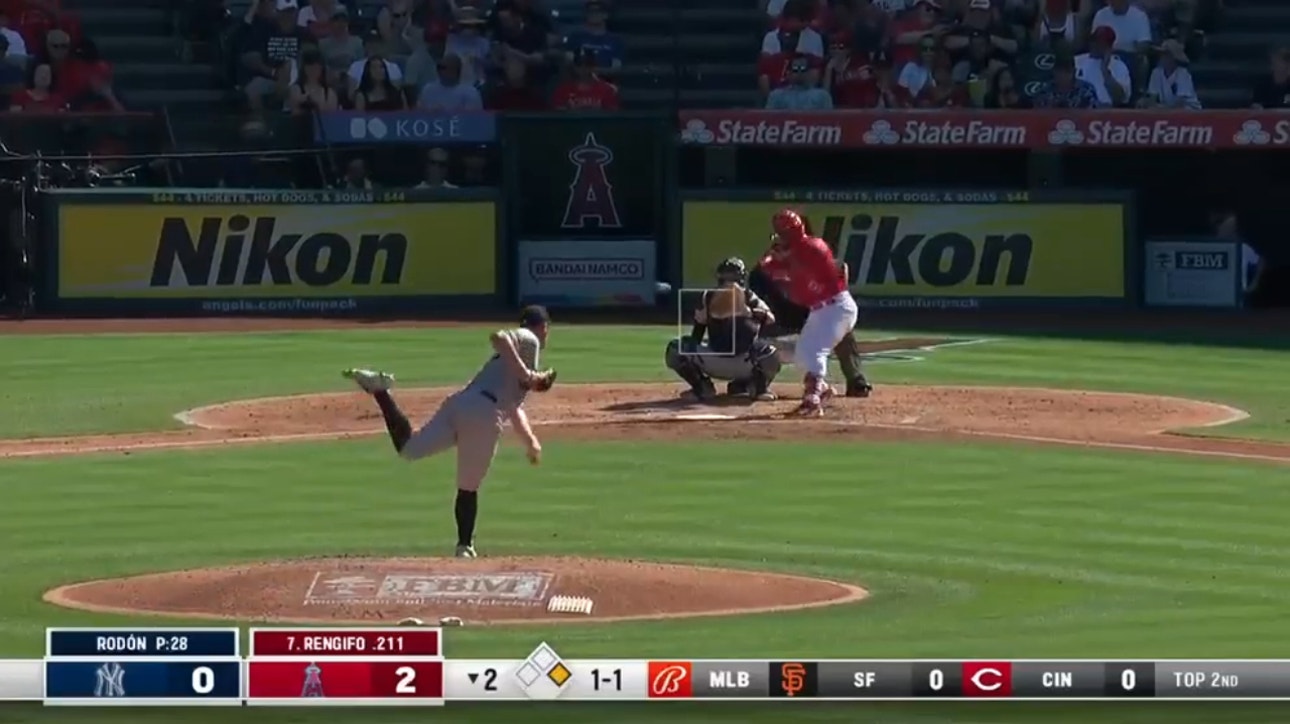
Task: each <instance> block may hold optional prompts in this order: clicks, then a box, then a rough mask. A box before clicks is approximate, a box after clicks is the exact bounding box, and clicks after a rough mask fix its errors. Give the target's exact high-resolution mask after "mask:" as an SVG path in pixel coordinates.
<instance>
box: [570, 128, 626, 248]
mask: <svg viewBox="0 0 1290 724" xmlns="http://www.w3.org/2000/svg"><path fill="white" fill-rule="evenodd" d="M569 162H570V163H572V164H573V168H574V173H573V182H572V183H570V184H569V201H568V203H567V204H566V205H565V208H564V221H563V222H562V223H561V224H560V226H561V227H562V228H565V229H585V228H587V227H588V226H590V227H594V228H599V229H621V228H622V226H623V222H622V219H620V218H619V216H618V205H617V204H616V203H615V201H614V187H613V186H612V185H611V184H610V183H609V175H608V174H607V173H606V170H607V169H608V168H609V164H611V163H613V162H614V151H613V149H611V148H609V147H608V146H603V145H601V144H600V142H599V141H597V140H596V134H594V133H588V134H587V137H586V138H585V139H583V141H582V145H580V146H574V147H573V148H571V149H569Z"/></svg>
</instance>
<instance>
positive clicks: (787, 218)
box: [770, 209, 806, 244]
mask: <svg viewBox="0 0 1290 724" xmlns="http://www.w3.org/2000/svg"><path fill="white" fill-rule="evenodd" d="M770 225H771V228H772V229H774V232H775V233H774V235H773V238H774V239H775V243H776V244H786V243H790V242H793V241H796V240H798V239H801V238H802V237H804V236H806V222H805V221H803V220H802V216H801V215H800V214H798V213H797V212H796V211H793V210H792V209H780V210H779V211H777V212H775V216H773V217H772V218H771V220H770Z"/></svg>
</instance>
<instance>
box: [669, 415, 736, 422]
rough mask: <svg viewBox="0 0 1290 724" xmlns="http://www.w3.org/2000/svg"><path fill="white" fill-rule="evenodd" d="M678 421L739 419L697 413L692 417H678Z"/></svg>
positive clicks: (731, 416) (729, 416)
mask: <svg viewBox="0 0 1290 724" xmlns="http://www.w3.org/2000/svg"><path fill="white" fill-rule="evenodd" d="M676 419H678V420H695V421H704V420H737V419H739V418H737V417H735V416H734V415H718V414H715V413H695V414H692V415H677V416H676Z"/></svg>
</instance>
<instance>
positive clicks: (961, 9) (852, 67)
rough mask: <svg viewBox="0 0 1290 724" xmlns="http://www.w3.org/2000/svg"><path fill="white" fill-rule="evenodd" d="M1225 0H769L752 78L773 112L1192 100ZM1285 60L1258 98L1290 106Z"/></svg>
mask: <svg viewBox="0 0 1290 724" xmlns="http://www.w3.org/2000/svg"><path fill="white" fill-rule="evenodd" d="M1217 3H1218V0H764V10H765V12H766V15H767V23H768V29H767V30H766V34H765V37H764V38H763V40H762V46H761V57H760V60H759V63H758V78H757V83H758V87H759V90H760V91H761V94H762V97H763V99H764V101H765V104H766V107H767V108H774V109H821V108H877V107H883V108H954V107H969V108H996V109H1007V108H1031V107H1033V108H1111V107H1115V108H1125V107H1137V108H1171V109H1198V108H1200V107H1201V101H1200V98H1199V97H1198V95H1197V92H1196V87H1195V83H1194V82H1193V79H1192V76H1191V73H1190V71H1189V69H1188V66H1189V64H1190V62H1191V59H1192V58H1194V57H1197V56H1198V55H1200V54H1202V53H1203V52H1204V48H1205V37H1206V36H1205V31H1206V30H1207V29H1208V27H1209V25H1210V23H1211V22H1212V18H1213V17H1214V16H1215V14H1216V12H1217V9H1218V5H1217ZM1288 60H1290V52H1287V51H1286V50H1285V49H1276V50H1274V51H1273V54H1272V64H1271V69H1270V71H1269V75H1268V77H1267V78H1266V79H1265V80H1264V81H1261V82H1260V88H1259V90H1257V91H1256V98H1257V99H1258V102H1259V104H1261V105H1263V106H1265V107H1287V106H1290V92H1288V91H1290V89H1288V88H1287V85H1286V80H1287V71H1290V66H1288V64H1287V61H1288ZM1278 93H1279V94H1280V95H1279V96H1278Z"/></svg>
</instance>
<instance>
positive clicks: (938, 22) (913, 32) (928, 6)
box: [890, 0, 950, 73]
mask: <svg viewBox="0 0 1290 724" xmlns="http://www.w3.org/2000/svg"><path fill="white" fill-rule="evenodd" d="M941 9H942V8H941V4H940V2H939V0H918V4H917V5H915V6H914V12H912V13H909V14H908V15H906V16H905V17H902V18H899V19H897V20H895V21H894V22H892V24H891V26H890V27H891V33H890V35H891V65H892V68H894V69H895V72H896V73H900V72H901V71H902V70H903V69H904V66H905V64H907V63H910V62H913V61H915V60H918V57H919V54H920V50H919V48H920V46H921V44H922V42H923V41H924V39H931V40H933V41H938V42H939V40H940V38H941V37H942V36H944V35H945V34H946V33H947V32H949V29H950V28H949V25H947V24H946V23H944V22H943V19H942V17H941Z"/></svg>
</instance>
